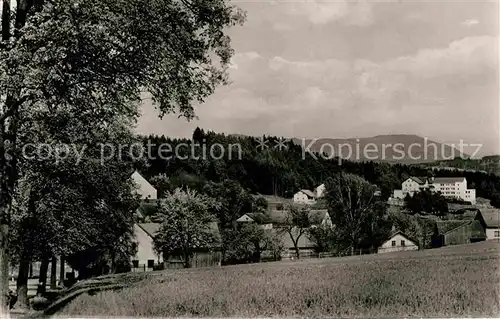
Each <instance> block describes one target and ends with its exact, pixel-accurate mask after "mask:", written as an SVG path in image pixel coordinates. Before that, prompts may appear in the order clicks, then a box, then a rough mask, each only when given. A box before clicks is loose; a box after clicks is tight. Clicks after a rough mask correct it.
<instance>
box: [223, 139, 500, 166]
mask: <svg viewBox="0 0 500 319" xmlns="http://www.w3.org/2000/svg"><path fill="white" fill-rule="evenodd" d="M231 135H232V136H239V137H246V135H242V134H231ZM292 141H293V142H294V143H295V144H297V145H300V146H302V147H303V148H304V149H305V151H309V152H316V153H321V152H323V153H325V154H326V156H328V157H338V156H339V154H341V156H342V157H343V158H346V159H349V160H351V161H370V160H372V161H377V162H388V163H402V164H413V165H424V166H426V167H429V168H439V169H450V170H453V169H458V170H463V171H481V172H485V173H493V174H496V175H500V155H491V156H484V157H483V158H479V159H471V158H470V156H469V155H468V154H466V153H464V152H461V150H459V149H457V148H454V147H452V146H450V145H446V144H443V143H440V142H436V141H432V140H428V139H426V138H423V137H421V136H418V135H407V134H393V135H377V136H374V137H364V138H348V139H334V138H320V139H300V138H293V139H292Z"/></svg>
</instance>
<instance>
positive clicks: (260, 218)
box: [245, 213, 271, 224]
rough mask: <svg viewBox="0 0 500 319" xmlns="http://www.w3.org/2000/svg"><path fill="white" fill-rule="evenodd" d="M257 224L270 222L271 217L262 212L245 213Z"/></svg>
mask: <svg viewBox="0 0 500 319" xmlns="http://www.w3.org/2000/svg"><path fill="white" fill-rule="evenodd" d="M245 215H247V216H248V217H250V218H251V219H252V220H253V221H254V222H256V223H257V224H267V223H270V222H271V218H270V217H269V216H268V215H266V214H264V213H246V214H245Z"/></svg>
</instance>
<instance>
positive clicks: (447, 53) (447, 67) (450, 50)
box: [385, 36, 498, 78]
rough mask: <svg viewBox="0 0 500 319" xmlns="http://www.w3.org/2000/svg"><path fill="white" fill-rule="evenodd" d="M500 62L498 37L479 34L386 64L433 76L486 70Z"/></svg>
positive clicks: (419, 74)
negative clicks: (499, 57) (499, 59)
mask: <svg viewBox="0 0 500 319" xmlns="http://www.w3.org/2000/svg"><path fill="white" fill-rule="evenodd" d="M497 65H498V38H496V37H491V36H478V37H466V38H463V39H460V40H457V41H453V42H451V43H450V44H449V45H448V47H444V48H437V49H423V50H420V51H419V52H417V53H416V54H414V55H411V56H405V57H400V58H397V59H394V60H391V61H388V62H387V63H386V64H385V67H387V68H388V69H389V70H392V71H396V72H398V71H399V72H401V71H403V72H408V73H411V74H414V75H416V76H419V77H423V78H433V77H436V76H442V75H454V74H469V73H478V72H483V71H484V70H485V69H496V68H497Z"/></svg>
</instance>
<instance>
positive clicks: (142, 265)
mask: <svg viewBox="0 0 500 319" xmlns="http://www.w3.org/2000/svg"><path fill="white" fill-rule="evenodd" d="M159 229H160V224H158V223H141V224H135V225H134V236H135V242H136V247H137V252H136V254H135V255H134V257H133V258H132V271H138V270H143V271H150V270H153V268H154V267H156V266H158V265H160V264H162V263H163V257H162V255H161V254H158V253H157V252H156V251H155V250H154V240H153V239H154V237H155V235H156V233H157V232H158V230H159Z"/></svg>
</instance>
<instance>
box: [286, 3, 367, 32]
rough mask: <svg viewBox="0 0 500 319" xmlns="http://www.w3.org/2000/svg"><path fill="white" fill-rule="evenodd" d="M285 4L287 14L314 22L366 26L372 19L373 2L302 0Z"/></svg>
mask: <svg viewBox="0 0 500 319" xmlns="http://www.w3.org/2000/svg"><path fill="white" fill-rule="evenodd" d="M287 5H288V6H287V9H288V10H287V11H288V13H289V14H291V15H296V16H305V17H307V19H309V21H310V22H312V23H314V24H326V23H330V22H341V23H344V24H347V25H359V26H367V25H370V24H371V23H372V21H373V15H372V5H373V2H371V3H370V2H368V1H348V0H336V1H322V0H304V1H297V2H295V1H294V2H292V3H287Z"/></svg>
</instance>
